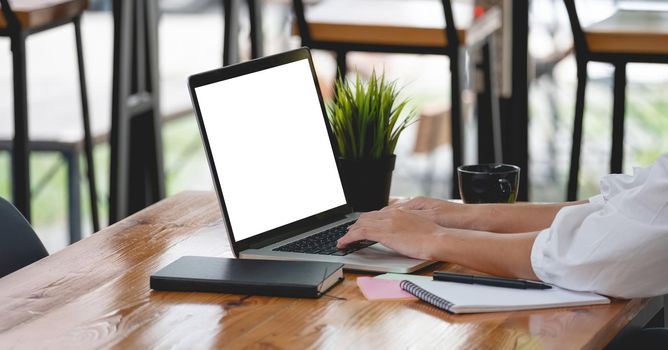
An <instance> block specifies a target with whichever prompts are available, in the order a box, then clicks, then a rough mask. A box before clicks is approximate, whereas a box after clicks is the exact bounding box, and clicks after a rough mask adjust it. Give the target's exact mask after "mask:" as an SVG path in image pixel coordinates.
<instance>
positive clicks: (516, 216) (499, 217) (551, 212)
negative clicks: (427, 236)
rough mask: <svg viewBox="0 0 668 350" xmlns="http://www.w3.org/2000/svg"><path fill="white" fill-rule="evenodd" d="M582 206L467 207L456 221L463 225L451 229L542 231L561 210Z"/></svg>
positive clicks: (524, 204)
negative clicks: (566, 207) (567, 207)
mask: <svg viewBox="0 0 668 350" xmlns="http://www.w3.org/2000/svg"><path fill="white" fill-rule="evenodd" d="M582 203H585V202H564V203H552V204H533V203H515V204H464V205H463V207H462V208H461V215H459V217H458V218H455V219H456V220H458V221H459V223H458V224H457V225H456V226H451V227H457V228H462V229H470V230H476V231H488V232H497V233H516V232H534V231H540V230H543V229H545V228H547V227H549V226H550V225H551V224H552V221H554V217H555V216H556V215H557V213H558V212H559V210H560V209H561V208H563V207H565V206H569V205H577V204H582Z"/></svg>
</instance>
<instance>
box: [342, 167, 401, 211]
mask: <svg viewBox="0 0 668 350" xmlns="http://www.w3.org/2000/svg"><path fill="white" fill-rule="evenodd" d="M396 160H397V156H396V155H394V154H393V155H391V156H389V157H387V158H383V159H370V160H350V159H343V158H339V159H338V162H339V168H340V169H341V178H342V180H343V189H344V191H345V193H346V199H347V200H348V203H349V204H351V205H352V206H353V209H354V210H355V211H372V210H378V209H380V208H383V207H384V206H386V205H387V202H388V200H389V198H390V185H391V184H392V171H393V170H394V164H395V162H396Z"/></svg>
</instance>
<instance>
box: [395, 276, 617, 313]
mask: <svg viewBox="0 0 668 350" xmlns="http://www.w3.org/2000/svg"><path fill="white" fill-rule="evenodd" d="M400 286H401V289H403V290H405V291H407V292H408V293H410V294H413V295H415V296H416V297H418V298H419V299H421V300H423V301H425V302H427V303H429V304H432V305H434V306H436V307H438V308H440V309H443V310H446V311H449V312H452V313H455V314H465V313H478V312H496V311H512V310H531V309H544V308H553V307H566V306H581V305H593V304H608V303H610V299H608V298H606V297H604V296H601V295H598V294H594V293H585V292H574V291H570V290H566V289H561V288H557V287H552V288H550V289H544V290H536V289H512V288H502V287H491V286H483V285H477V284H465V283H454V282H441V281H412V282H411V281H402V282H401V284H400Z"/></svg>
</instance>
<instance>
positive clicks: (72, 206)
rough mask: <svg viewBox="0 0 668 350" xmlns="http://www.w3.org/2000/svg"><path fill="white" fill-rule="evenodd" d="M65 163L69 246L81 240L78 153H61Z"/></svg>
mask: <svg viewBox="0 0 668 350" xmlns="http://www.w3.org/2000/svg"><path fill="white" fill-rule="evenodd" d="M63 156H64V157H65V160H66V161H67V187H68V191H67V192H68V193H69V195H68V197H67V215H68V224H69V228H70V244H71V243H74V242H77V241H79V240H81V190H80V188H79V186H80V185H81V182H80V181H81V178H80V176H79V153H78V152H77V151H75V150H73V151H66V152H63Z"/></svg>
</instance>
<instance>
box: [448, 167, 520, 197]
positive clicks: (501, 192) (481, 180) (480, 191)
mask: <svg viewBox="0 0 668 350" xmlns="http://www.w3.org/2000/svg"><path fill="white" fill-rule="evenodd" d="M457 175H458V177H459V193H460V194H461V196H462V199H463V200H464V203H515V199H516V198H517V191H518V189H519V185H520V168H519V167H517V166H515V165H508V164H478V165H462V166H460V167H459V168H457Z"/></svg>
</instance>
